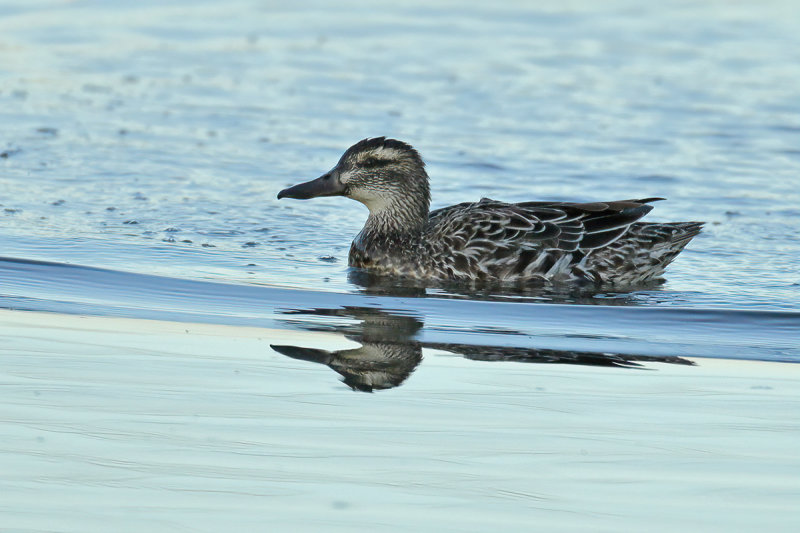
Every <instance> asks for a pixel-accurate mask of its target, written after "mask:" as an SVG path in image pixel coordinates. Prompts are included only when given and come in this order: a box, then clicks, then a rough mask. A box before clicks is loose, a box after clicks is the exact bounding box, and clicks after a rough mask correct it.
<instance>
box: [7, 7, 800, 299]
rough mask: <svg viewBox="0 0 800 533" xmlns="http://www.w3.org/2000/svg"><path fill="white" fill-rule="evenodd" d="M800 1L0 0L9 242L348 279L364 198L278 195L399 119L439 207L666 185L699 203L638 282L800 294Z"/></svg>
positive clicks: (665, 291) (84, 254)
mask: <svg viewBox="0 0 800 533" xmlns="http://www.w3.org/2000/svg"><path fill="white" fill-rule="evenodd" d="M189 6H191V8H190V7H189ZM456 7H457V9H456ZM795 8H796V5H795V3H793V2H768V3H766V4H763V5H762V4H759V5H757V6H756V5H752V6H747V5H736V6H733V5H730V3H729V2H710V3H703V4H702V5H700V4H698V5H694V6H688V5H684V4H681V3H666V4H664V5H660V6H658V7H656V6H650V7H648V8H644V7H643V6H639V5H638V4H637V3H628V2H614V3H603V4H602V5H600V4H595V3H592V2H567V3H557V4H556V3H554V4H550V5H546V6H536V5H528V4H527V3H524V2H509V3H506V4H503V5H502V6H495V5H492V6H471V7H470V6H462V5H460V4H455V3H448V2H442V3H437V4H436V6H433V7H432V6H429V5H427V4H426V3H414V2H409V3H405V4H403V5H402V6H397V7H394V8H392V9H387V10H383V9H381V10H376V9H363V7H362V6H360V4H358V3H344V4H343V5H342V3H337V4H336V5H332V4H327V3H318V4H313V3H312V4H302V5H298V6H297V7H293V8H287V7H278V6H276V5H270V4H259V3H253V2H234V3H226V4H220V3H217V2H200V3H195V2H192V3H182V2H171V3H167V4H165V3H162V2H151V3H136V4H129V5H119V4H117V3H113V4H111V3H101V2H95V3H93V2H79V3H77V4H74V5H72V4H70V5H66V4H65V5H55V6H52V5H49V4H47V3H40V4H30V3H27V2H25V3H23V2H18V3H14V2H6V3H4V4H3V6H1V7H0V15H2V16H0V35H2V37H1V38H0V60H2V62H3V65H4V68H3V69H2V70H1V71H0V88H1V90H0V99H2V101H1V102H0V103H2V106H3V109H4V112H3V115H4V116H3V128H2V139H0V143H2V144H0V146H1V147H2V149H3V153H2V158H0V203H1V204H2V206H0V210H1V212H0V215H2V216H0V223H2V234H0V251H1V253H0V255H3V256H11V257H18V258H26V259H40V260H48V261H56V262H70V263H79V264H85V265H89V266H97V267H108V268H114V269H119V270H126V271H132V272H154V273H160V274H166V275H172V276H179V277H183V278H195V279H209V280H215V281H233V282H245V283H257V284H267V285H274V286H286V287H288V286H292V287H302V288H305V289H312V290H325V291H336V292H352V291H354V290H357V287H356V286H354V285H352V284H351V283H350V282H349V281H348V277H347V272H346V271H347V267H346V262H347V258H346V252H347V248H348V246H349V242H350V240H351V238H352V236H353V235H354V234H355V233H356V232H357V231H358V229H359V228H360V226H361V224H362V223H363V220H364V218H365V216H366V213H365V210H364V209H363V208H362V207H361V206H360V205H359V204H355V203H354V202H350V201H347V200H345V199H322V200H317V201H313V202H304V203H301V202H293V203H292V202H289V201H285V200H284V201H282V202H278V201H277V200H276V199H275V193H276V192H277V191H278V190H280V189H281V188H283V187H284V186H286V185H288V184H291V183H296V182H298V181H300V180H305V179H308V178H311V177H316V176H317V175H319V174H321V173H322V172H324V171H326V170H327V169H328V168H330V167H331V166H332V165H333V163H335V161H336V160H337V158H338V156H339V155H340V153H341V152H342V151H343V150H344V149H345V148H346V147H348V146H349V145H350V144H352V143H353V142H354V141H356V140H358V139H361V138H363V137H366V136H374V135H389V136H394V137H397V138H400V139H403V140H406V141H408V142H410V143H412V144H413V145H415V146H416V147H417V148H418V149H419V150H420V151H421V153H422V154H423V156H424V157H425V159H426V161H427V163H428V166H429V171H430V174H431V177H432V186H433V199H434V202H433V203H434V207H440V206H443V205H449V204H451V203H455V202H459V201H466V200H474V199H477V198H479V197H481V196H490V197H493V198H497V199H502V200H507V201H521V200H529V199H558V200H568V199H576V200H597V199H601V200H602V199H620V198H630V197H647V196H664V197H667V198H668V199H669V201H668V202H662V203H660V204H657V205H656V209H655V210H654V211H653V212H652V213H651V214H650V215H649V217H648V218H649V219H651V220H660V221H668V220H696V219H702V220H706V221H708V222H709V224H708V226H707V230H706V231H705V233H704V234H702V235H701V236H700V237H698V238H697V239H696V240H695V241H694V242H693V243H692V244H691V245H690V247H689V249H688V250H686V251H685V252H684V253H683V254H682V255H681V257H680V258H679V259H678V261H677V262H676V263H675V264H674V265H673V266H672V267H671V269H670V270H669V271H668V276H667V277H668V280H669V281H668V283H667V284H666V285H665V286H664V287H662V288H661V289H659V290H656V291H649V292H647V291H644V292H642V293H640V294H637V295H634V297H633V298H629V299H628V300H629V301H633V302H634V303H642V304H644V305H679V306H683V307H686V306H689V307H727V308H748V309H755V308H759V309H798V308H799V307H800V298H798V296H800V236H799V233H798V227H800V210H798V207H797V206H798V205H800V187H798V185H800V150H798V146H800V118H799V117H800V91H799V90H798V87H800V61H798V56H797V50H798V49H800V46H798V45H800V37H798V35H800V34H799V33H798V31H797V29H798V23H797V17H791V16H789V15H791V14H794V13H795V11H796V9H795ZM65 20H67V21H69V22H68V23H65V22H64V21H65Z"/></svg>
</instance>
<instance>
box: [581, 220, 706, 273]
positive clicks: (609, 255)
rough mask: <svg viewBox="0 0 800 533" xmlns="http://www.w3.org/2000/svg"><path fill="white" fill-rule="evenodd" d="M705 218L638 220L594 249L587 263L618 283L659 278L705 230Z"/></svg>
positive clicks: (594, 270) (587, 265) (590, 268)
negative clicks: (602, 245) (694, 220)
mask: <svg viewBox="0 0 800 533" xmlns="http://www.w3.org/2000/svg"><path fill="white" fill-rule="evenodd" d="M703 224H704V223H703V222H667V223H653V222H638V223H635V224H632V225H631V227H630V228H629V229H628V231H627V232H626V233H625V235H623V236H622V237H621V238H620V239H618V240H616V241H614V242H613V243H611V244H609V245H608V246H606V247H604V248H601V249H599V250H595V251H594V252H593V253H592V254H591V255H589V256H588V257H587V258H586V267H587V268H588V269H589V270H590V271H593V272H596V273H597V274H599V277H600V278H601V279H602V280H610V281H612V282H613V283H614V284H615V285H638V284H642V283H646V282H648V281H652V280H653V279H656V278H658V277H659V276H660V275H661V274H662V273H663V272H664V269H665V268H667V265H669V264H670V263H671V262H672V261H674V260H675V257H677V255H678V254H679V253H681V251H682V250H683V249H684V248H685V247H686V245H687V244H689V241H691V240H692V239H693V238H694V237H695V236H697V234H698V233H700V232H701V231H702V230H703Z"/></svg>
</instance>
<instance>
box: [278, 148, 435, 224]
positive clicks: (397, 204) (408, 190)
mask: <svg viewBox="0 0 800 533" xmlns="http://www.w3.org/2000/svg"><path fill="white" fill-rule="evenodd" d="M318 196H347V197H348V198H352V199H353V200H357V201H359V202H361V203H362V204H364V205H365V206H367V208H368V209H369V211H370V214H371V215H382V214H387V215H388V214H390V216H391V219H392V220H393V221H394V223H395V224H398V225H400V226H403V225H405V226H407V227H406V228H405V229H412V228H414V227H421V226H422V225H423V224H424V223H425V221H426V220H427V219H428V209H429V207H430V202H431V198H430V187H429V184H428V174H427V173H426V172H425V163H423V161H422V158H421V157H420V155H419V153H417V151H416V150H414V149H413V148H412V147H411V146H409V145H408V144H406V143H404V142H402V141H397V140H395V139H387V138H385V137H376V138H374V139H364V140H362V141H359V142H357V143H356V144H354V145H353V146H351V147H350V148H348V149H347V151H346V152H345V153H344V155H342V157H341V159H339V162H338V163H337V164H336V166H335V167H333V169H331V170H330V171H329V172H327V173H326V174H324V175H322V176H321V177H319V178H317V179H315V180H312V181H309V182H306V183H301V184H299V185H295V186H294V187H289V188H288V189H284V190H282V191H281V192H280V193H278V198H295V199H298V200H307V199H309V198H316V197H318Z"/></svg>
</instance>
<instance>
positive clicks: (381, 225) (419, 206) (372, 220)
mask: <svg viewBox="0 0 800 533" xmlns="http://www.w3.org/2000/svg"><path fill="white" fill-rule="evenodd" d="M428 206H429V200H428V199H427V197H425V198H420V199H416V200H414V199H412V198H403V199H402V201H398V200H395V201H391V200H390V201H388V202H386V203H383V204H381V205H369V206H367V207H369V217H367V221H366V222H365V223H364V229H363V230H361V236H362V237H363V238H368V239H381V238H383V239H386V238H389V239H390V240H393V239H396V238H400V239H407V238H412V237H416V236H419V235H420V234H421V233H422V231H423V230H424V228H425V225H426V224H427V222H428Z"/></svg>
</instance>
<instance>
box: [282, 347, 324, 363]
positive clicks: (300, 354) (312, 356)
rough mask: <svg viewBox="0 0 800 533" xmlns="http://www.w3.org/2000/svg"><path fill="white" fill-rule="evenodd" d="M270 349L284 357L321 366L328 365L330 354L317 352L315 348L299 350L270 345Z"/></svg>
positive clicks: (297, 348)
mask: <svg viewBox="0 0 800 533" xmlns="http://www.w3.org/2000/svg"><path fill="white" fill-rule="evenodd" d="M269 347H270V348H272V349H273V350H275V351H276V352H278V353H279V354H283V355H286V356H288V357H291V358H292V359H300V360H301V361H311V362H313V363H321V364H323V365H327V364H330V361H331V352H329V351H327V350H318V349H316V348H301V347H300V346H286V345H280V344H270V345H269Z"/></svg>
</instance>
